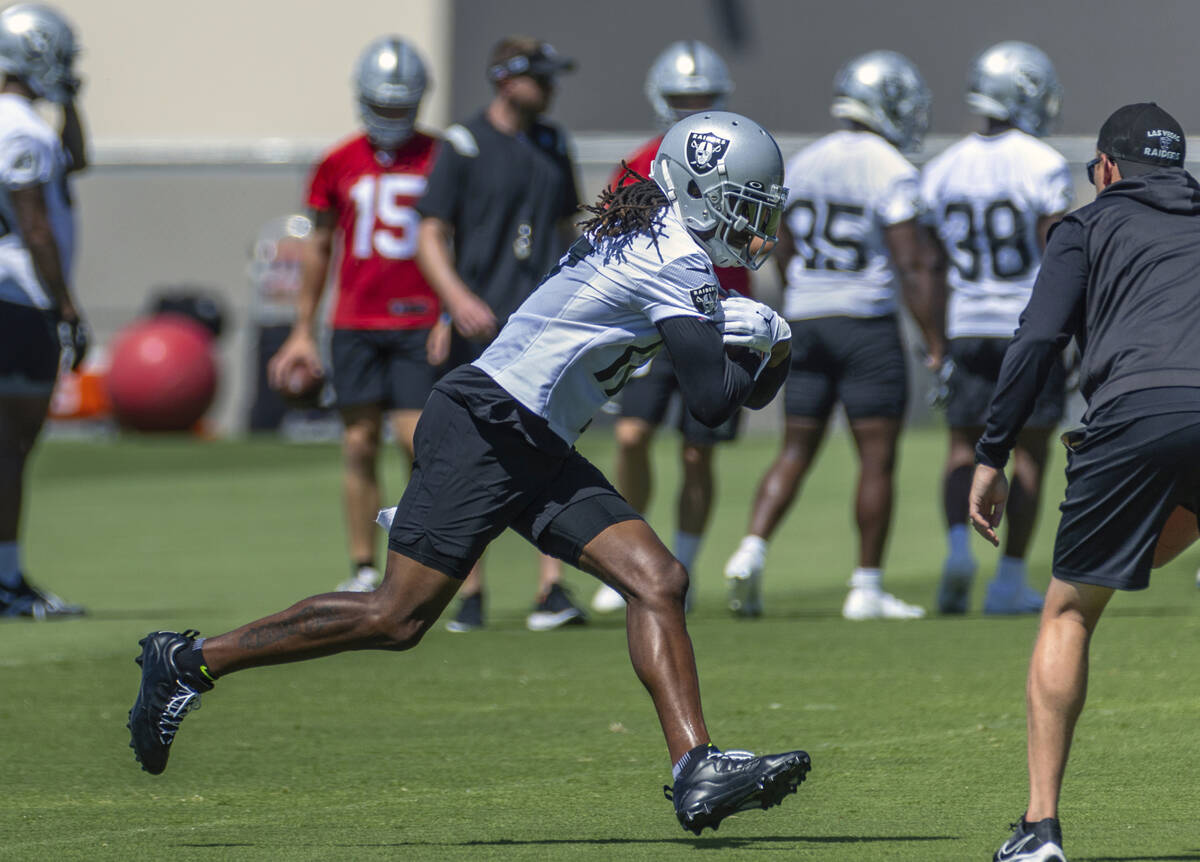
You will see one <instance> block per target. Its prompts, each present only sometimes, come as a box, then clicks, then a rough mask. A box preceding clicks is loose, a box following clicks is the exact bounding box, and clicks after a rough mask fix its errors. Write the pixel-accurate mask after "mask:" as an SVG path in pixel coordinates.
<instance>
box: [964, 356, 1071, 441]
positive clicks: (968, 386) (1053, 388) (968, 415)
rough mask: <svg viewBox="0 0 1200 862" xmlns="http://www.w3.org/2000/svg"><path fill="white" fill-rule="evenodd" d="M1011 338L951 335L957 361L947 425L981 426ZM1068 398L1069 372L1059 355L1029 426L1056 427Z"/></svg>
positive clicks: (1035, 405)
mask: <svg viewBox="0 0 1200 862" xmlns="http://www.w3.org/2000/svg"><path fill="white" fill-rule="evenodd" d="M1011 341H1012V339H1011V338H975V337H968V338H952V339H950V346H949V355H950V358H951V359H952V360H954V369H953V370H952V371H951V372H950V380H949V383H948V387H949V393H948V397H947V400H946V424H948V425H949V426H950V427H951V428H982V427H984V426H985V425H986V424H987V411H988V405H989V404H991V401H992V392H993V391H994V390H995V388H996V381H998V380H999V379H1000V365H1001V363H1003V362H1004V352H1005V351H1006V350H1008V345H1009V343H1010V342H1011ZM1066 400H1067V372H1066V368H1064V366H1063V362H1062V357H1061V356H1056V357H1055V359H1054V365H1052V366H1051V367H1050V375H1049V376H1048V377H1047V378H1046V384H1045V385H1044V386H1043V387H1042V391H1041V392H1039V393H1038V397H1037V402H1036V403H1035V404H1034V407H1033V413H1032V414H1030V416H1029V421H1028V422H1026V423H1025V427H1026V428H1054V427H1056V426H1057V425H1058V423H1059V422H1061V421H1062V418H1063V411H1064V407H1065V405H1066Z"/></svg>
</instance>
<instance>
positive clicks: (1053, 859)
mask: <svg viewBox="0 0 1200 862" xmlns="http://www.w3.org/2000/svg"><path fill="white" fill-rule="evenodd" d="M1010 825H1011V826H1012V828H1013V829H1014V830H1015V831H1014V832H1013V834H1012V837H1011V838H1009V839H1008V840H1007V841H1005V842H1004V844H1003V845H1001V847H1000V849H999V850H997V851H996V854H995V855H994V856H993V857H992V862H1067V856H1066V854H1065V853H1063V849H1062V843H1063V840H1062V827H1060V826H1059V825H1058V821H1057V820H1055V819H1054V818H1052V817H1047V818H1046V819H1045V820H1039V821H1038V822H1037V823H1029V822H1027V821H1026V820H1025V818H1024V817H1023V816H1022V817H1021V819H1020V820H1018V821H1017V822H1016V823H1013V824H1010Z"/></svg>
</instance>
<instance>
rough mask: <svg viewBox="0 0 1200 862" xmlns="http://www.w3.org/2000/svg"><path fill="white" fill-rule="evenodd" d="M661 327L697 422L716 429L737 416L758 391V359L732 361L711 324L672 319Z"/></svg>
mask: <svg viewBox="0 0 1200 862" xmlns="http://www.w3.org/2000/svg"><path fill="white" fill-rule="evenodd" d="M657 326H658V331H659V332H660V333H661V334H662V337H663V342H664V343H665V344H666V346H667V352H668V353H669V354H671V363H672V364H673V365H674V366H675V377H676V379H677V380H678V381H679V390H680V392H682V393H683V402H684V404H686V405H687V408H688V410H689V411H690V412H691V414H692V415H693V416H695V417H696V420H697V421H698V422H700V423H702V424H704V425H706V426H708V427H709V428H715V427H716V426H718V425H720V424H721V423H722V422H724V421H725V420H726V419H728V418H729V417H730V416H732V415H733V414H734V413H735V412H737V409H738V408H739V407H741V406H742V404H743V403H745V401H746V399H747V398H749V397H750V395H751V394H752V393H753V391H754V389H755V388H756V387H755V384H754V370H755V369H756V368H757V366H758V359H757V358H754V357H749V358H747V359H746V360H745V361H744V362H745V364H743V363H742V362H739V361H736V360H733V359H730V358H729V357H728V356H727V355H726V354H725V345H724V342H722V341H721V332H720V330H719V329H717V325H716V324H715V323H713V322H712V321H711V320H702V319H700V318H697V317H669V318H667V319H665V320H660V321H658V323H657ZM747 353H749V351H747ZM751 364H752V365H753V367H750V368H747V367H746V366H747V365H751ZM785 364H786V363H785ZM764 376H765V373H764Z"/></svg>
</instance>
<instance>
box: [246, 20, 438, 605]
mask: <svg viewBox="0 0 1200 862" xmlns="http://www.w3.org/2000/svg"><path fill="white" fill-rule="evenodd" d="M425 85H426V74H425V64H424V62H423V61H422V60H421V57H420V56H419V55H418V54H417V52H416V50H415V49H414V48H413V47H412V46H411V45H409V44H408V43H407V42H405V41H404V40H403V39H401V38H400V37H399V36H382V37H380V38H378V39H375V40H374V41H372V42H371V43H370V44H369V45H367V47H366V49H365V50H364V51H363V52H362V54H361V55H360V57H359V59H358V62H357V64H356V66H355V73H354V89H355V94H356V97H357V100H358V106H359V114H360V116H361V117H362V122H363V126H364V129H363V131H362V132H360V133H359V134H356V135H355V136H354V137H352V138H350V139H349V140H347V141H344V142H342V143H340V144H338V145H337V146H336V147H334V149H332V150H331V151H330V152H329V153H327V154H326V155H325V156H324V157H323V158H322V159H321V161H320V163H319V164H318V165H317V167H316V169H315V170H314V171H313V175H312V181H311V183H310V186H309V192H308V207H309V209H310V211H311V220H312V223H313V228H312V231H311V234H310V237H309V239H308V244H307V245H308V252H307V254H306V255H305V256H304V258H303V260H302V264H301V285H300V294H299V297H298V299H297V304H296V319H295V323H294V324H293V326H292V331H291V334H290V335H289V336H288V338H287V340H286V341H285V342H284V344H283V346H282V347H281V348H280V349H279V352H278V353H276V354H275V356H274V357H273V358H272V359H271V362H270V365H269V369H268V375H269V377H270V380H271V384H272V385H273V386H274V387H275V388H277V389H279V390H280V391H283V392H289V391H292V393H293V394H300V391H299V390H303V389H305V388H307V387H308V386H311V385H312V384H314V383H316V382H317V381H318V380H319V378H320V377H321V376H322V368H321V359H320V354H319V352H318V346H317V338H316V326H317V310H318V307H319V306H320V304H321V295H322V294H323V293H324V291H325V282H326V277H327V274H328V271H329V266H330V262H331V260H332V259H333V251H334V242H335V240H336V241H337V243H338V245H339V248H338V255H337V257H338V259H339V260H340V267H339V270H338V279H337V281H338V293H337V304H336V307H335V308H334V312H333V321H332V327H333V339H332V344H331V353H332V366H333V367H332V374H333V388H334V393H335V396H336V399H337V407H338V410H339V412H340V413H341V416H342V422H343V425H344V431H343V433H342V464H343V466H342V486H343V493H344V495H345V508H346V533H347V538H348V544H349V551H350V568H351V573H350V578H349V579H348V580H346V581H344V582H343V583H341V584H339V585H338V589H339V590H351V591H365V590H372V589H374V588H375V586H376V585H377V584H378V583H379V580H380V575H379V572H378V570H377V568H376V562H375V532H374V531H375V514H376V512H378V511H379V505H380V496H379V494H380V492H379V473H378V461H379V446H380V440H381V438H382V436H383V421H384V416H385V414H386V415H387V416H388V419H389V420H390V423H391V430H392V433H393V434H394V436H395V438H396V440H397V441H398V442H399V443H400V444H401V446H402V447H403V449H404V451H405V453H406V455H407V456H408V458H409V460H410V462H411V460H412V451H413V443H412V439H413V431H414V429H415V428H416V426H417V420H418V419H419V418H420V415H421V407H422V406H423V405H424V403H425V399H426V398H427V397H428V396H429V392H430V390H431V389H432V388H433V380H434V371H433V368H432V366H431V365H430V364H429V361H428V358H427V355H426V343H427V340H428V338H429V334H430V331H431V330H432V328H433V326H434V324H435V323H437V320H438V314H439V306H438V300H437V297H436V296H434V294H433V291H432V290H431V289H430V288H429V285H428V284H426V282H425V278H424V276H422V275H421V272H420V270H419V269H418V268H417V264H416V260H415V258H416V251H417V225H418V224H419V222H420V217H419V216H418V215H417V211H416V209H415V208H414V207H415V206H416V203H417V201H418V200H419V199H420V197H421V195H422V193H423V192H424V191H425V184H426V178H427V176H428V174H429V171H430V169H431V168H432V166H433V155H434V150H435V145H436V140H435V139H434V138H433V137H431V136H429V135H426V134H424V133H423V132H419V131H416V129H415V128H414V125H413V123H414V120H415V119H416V115H417V109H418V108H419V107H420V104H421V97H422V96H423V95H424V93H425ZM293 390H297V391H293Z"/></svg>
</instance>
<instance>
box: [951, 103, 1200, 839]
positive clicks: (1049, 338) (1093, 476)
mask: <svg viewBox="0 0 1200 862" xmlns="http://www.w3.org/2000/svg"><path fill="white" fill-rule="evenodd" d="M1184 154H1185V142H1184V136H1183V130H1182V129H1181V128H1180V126H1179V124H1178V123H1177V122H1175V120H1174V119H1173V118H1172V117H1171V116H1170V114H1168V113H1167V112H1166V111H1164V110H1163V109H1162V108H1160V107H1158V106H1157V105H1155V104H1153V103H1142V104H1135V105H1126V106H1125V107H1123V108H1121V109H1119V110H1118V111H1116V112H1115V113H1114V114H1113V115H1112V116H1111V117H1109V118H1108V120H1107V121H1106V122H1105V123H1104V126H1103V128H1101V130H1100V135H1099V139H1098V141H1097V144H1096V158H1095V159H1093V160H1092V161H1091V162H1089V164H1088V178H1089V179H1090V180H1092V182H1093V183H1094V185H1095V186H1096V192H1097V195H1096V200H1095V201H1094V202H1093V203H1091V204H1088V205H1087V206H1085V207H1083V208H1081V209H1079V210H1077V211H1076V212H1073V213H1071V214H1070V215H1068V216H1067V217H1066V218H1064V219H1063V220H1062V221H1061V222H1059V223H1058V225H1057V226H1055V228H1054V229H1053V231H1052V233H1051V234H1050V239H1049V243H1048V245H1047V247H1046V256H1045V259H1044V260H1043V262H1042V268H1041V273H1040V274H1039V275H1038V279H1037V282H1036V283H1035V285H1034V288H1033V294H1032V296H1031V298H1030V300H1029V305H1028V307H1026V309H1025V311H1024V313H1023V314H1022V315H1021V322H1020V327H1019V329H1018V330H1017V333H1016V337H1015V338H1014V339H1013V342H1012V345H1011V346H1010V347H1009V349H1008V352H1007V353H1006V354H1005V357H1004V364H1003V367H1002V369H1001V373H1000V380H999V382H998V383H997V385H996V390H995V393H994V394H993V396H992V402H991V406H990V408H989V413H988V422H987V430H986V432H985V433H984V435H983V437H982V438H981V439H980V441H979V443H978V445H977V447H976V450H975V451H976V462H977V467H976V469H975V477H974V482H973V485H972V488H971V498H970V512H971V520H972V523H973V524H974V526H975V528H976V529H977V530H978V531H979V532H980V533H981V534H983V535H984V536H985V537H986V538H988V539H989V540H990V541H991V542H992V543H993V544H995V543H996V533H995V528H996V527H997V525H998V524H999V522H1000V518H1001V515H1002V514H1003V510H1004V501H1005V499H1006V497H1007V494H1008V484H1007V482H1006V480H1005V478H1004V473H1003V469H1004V465H1005V462H1006V461H1007V459H1008V453H1009V451H1010V449H1011V448H1012V446H1013V442H1014V440H1015V439H1016V436H1017V432H1018V431H1019V430H1020V428H1021V426H1022V424H1023V423H1024V422H1025V420H1026V418H1027V417H1028V416H1029V414H1030V411H1031V410H1032V409H1033V406H1034V402H1035V400H1036V397H1037V393H1038V391H1039V390H1040V389H1041V386H1042V383H1043V381H1044V380H1045V378H1046V376H1047V374H1048V373H1049V371H1050V369H1051V368H1052V366H1053V364H1054V361H1055V357H1056V355H1057V354H1058V351H1059V350H1060V349H1061V348H1062V347H1064V346H1065V345H1066V343H1067V342H1068V341H1069V340H1070V338H1071V337H1072V336H1074V337H1075V339H1076V340H1077V342H1078V344H1079V347H1080V349H1081V351H1082V384H1081V392H1082V394H1083V396H1084V397H1085V398H1086V399H1087V402H1088V409H1087V412H1086V413H1085V415H1084V419H1083V421H1084V427H1083V428H1082V429H1081V430H1080V431H1077V432H1071V433H1069V434H1067V435H1064V440H1065V441H1066V442H1067V446H1068V449H1069V453H1068V456H1067V459H1068V460H1067V491H1066V500H1065V501H1064V502H1063V504H1062V507H1061V508H1062V521H1061V523H1060V525H1059V529H1058V536H1057V539H1056V541H1055V546H1054V580H1053V581H1052V583H1051V585H1050V589H1049V591H1048V592H1047V594H1046V606H1045V610H1044V612H1043V614H1042V621H1041V630H1040V632H1039V635H1038V640H1037V645H1036V646H1035V648H1034V655H1033V661H1032V664H1031V666H1030V670H1029V683H1028V704H1029V768H1030V801H1029V807H1028V809H1027V811H1026V813H1025V819H1024V821H1023V823H1022V828H1027V829H1028V830H1029V831H1032V830H1033V827H1034V825H1035V824H1037V823H1038V822H1039V821H1043V820H1050V819H1053V820H1054V822H1053V824H1052V826H1053V829H1052V830H1051V832H1047V829H1048V828H1050V827H1045V828H1043V829H1042V830H1041V831H1040V832H1039V833H1038V835H1039V838H1038V840H1039V841H1040V840H1042V839H1043V838H1045V834H1052V833H1053V831H1054V830H1057V820H1056V818H1057V806H1058V795H1059V790H1060V787H1061V784H1062V776H1063V771H1064V769H1065V767H1066V762H1067V753H1068V750H1069V747H1070V743H1071V736H1072V733H1073V731H1074V727H1075V721H1076V719H1077V718H1078V716H1079V713H1080V711H1081V709H1082V708H1083V702H1084V697H1085V688H1086V682H1087V652H1088V642H1089V638H1090V636H1091V633H1092V631H1093V630H1094V629H1095V626H1096V623H1097V621H1098V620H1099V618H1100V614H1101V612H1102V611H1103V610H1104V606H1105V605H1106V604H1107V602H1108V600H1109V598H1110V597H1111V596H1112V593H1113V590H1140V589H1144V588H1145V587H1146V586H1148V584H1149V579H1150V569H1151V568H1152V566H1153V564H1154V558H1155V548H1156V545H1157V544H1158V541H1159V537H1160V534H1161V533H1162V531H1163V526H1164V524H1165V523H1166V521H1167V518H1168V516H1170V515H1171V513H1172V512H1174V511H1175V509H1176V507H1178V506H1183V507H1185V508H1187V509H1190V510H1191V512H1193V513H1194V512H1196V511H1197V510H1198V506H1200V185H1198V184H1197V182H1196V180H1195V179H1194V178H1193V177H1192V176H1191V174H1189V173H1188V172H1187V171H1185V170H1184V169H1183V159H1184ZM1192 520H1193V521H1194V519H1192ZM1188 532H1189V534H1190V535H1191V536H1194V535H1195V529H1194V524H1188ZM1043 833H1045V834H1043ZM1018 834H1024V833H1021V832H1020V830H1019V831H1018ZM1059 840H1061V838H1060V839H1059ZM1010 843H1011V842H1010ZM1018 843H1019V842H1018ZM1032 843H1033V844H1035V845H1036V843H1037V842H1036V841H1035V842H1032ZM1027 846H1028V845H1027ZM997 858H1004V859H1008V858H1017V859H1020V858H1025V857H1024V856H1021V855H1014V856H1009V855H1002V854H998V855H997ZM1039 858H1040V857H1039Z"/></svg>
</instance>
